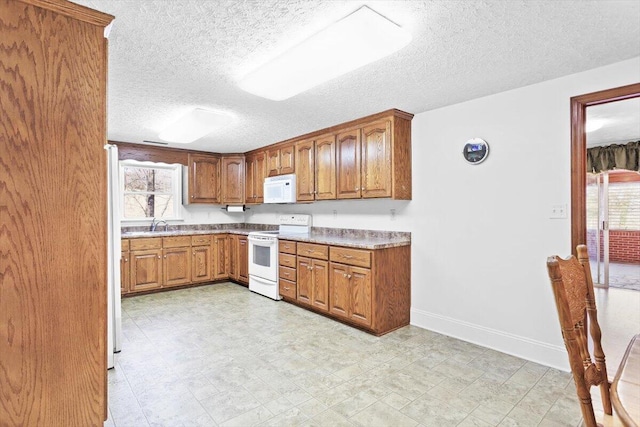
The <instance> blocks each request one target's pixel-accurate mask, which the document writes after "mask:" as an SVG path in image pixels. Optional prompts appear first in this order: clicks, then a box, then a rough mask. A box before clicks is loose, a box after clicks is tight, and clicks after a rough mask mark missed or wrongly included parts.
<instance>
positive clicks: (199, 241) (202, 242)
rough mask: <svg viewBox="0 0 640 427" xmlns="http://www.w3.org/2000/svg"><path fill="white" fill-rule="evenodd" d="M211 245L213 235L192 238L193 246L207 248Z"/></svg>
mask: <svg viewBox="0 0 640 427" xmlns="http://www.w3.org/2000/svg"><path fill="white" fill-rule="evenodd" d="M210 244H211V235H210V234H206V235H198V236H191V246H206V245H210Z"/></svg>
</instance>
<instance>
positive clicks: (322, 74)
mask: <svg viewBox="0 0 640 427" xmlns="http://www.w3.org/2000/svg"><path fill="white" fill-rule="evenodd" d="M410 41H411V34H409V32H407V31H406V30H404V29H403V28H401V27H399V26H398V25H396V24H394V23H393V22H391V21H389V20H388V19H387V18H385V17H384V16H382V15H380V14H378V13H377V12H374V11H373V10H371V9H369V8H368V7H366V6H363V7H361V8H360V9H358V10H356V11H355V12H354V13H352V14H351V15H349V16H347V17H345V18H343V19H341V20H340V21H338V22H336V23H334V24H332V25H330V26H328V27H327V28H325V29H324V30H322V31H320V32H319V33H316V34H314V35H313V36H311V37H309V38H308V39H306V40H304V41H303V42H302V43H300V44H299V45H297V46H295V47H293V48H291V49H289V50H288V51H286V52H284V53H283V54H282V55H280V56H278V57H276V58H274V59H273V60H271V61H270V62H268V63H266V64H265V65H263V66H262V67H260V68H258V69H257V70H255V71H253V72H252V73H250V74H249V75H247V76H246V77H245V78H244V79H243V80H242V81H241V82H240V87H241V88H242V89H244V90H246V91H247V92H250V93H253V94H254V95H258V96H261V97H263V98H268V99H273V100H274V101H281V100H283V99H287V98H290V97H292V96H294V95H297V94H298V93H300V92H304V91H305V90H308V89H311V88H312V87H314V86H317V85H319V84H320V83H323V82H326V81H328V80H331V79H333V78H335V77H338V76H341V75H343V74H346V73H348V72H349V71H353V70H355V69H356V68H360V67H362V66H363V65H366V64H369V63H371V62H374V61H377V60H378V59H381V58H384V57H385V56H387V55H390V54H392V53H393V52H396V51H398V50H400V49H401V48H403V47H404V46H406V45H407V44H409V42H410Z"/></svg>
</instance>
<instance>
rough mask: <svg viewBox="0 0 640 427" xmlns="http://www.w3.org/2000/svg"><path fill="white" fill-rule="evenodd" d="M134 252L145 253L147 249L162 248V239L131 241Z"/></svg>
mask: <svg viewBox="0 0 640 427" xmlns="http://www.w3.org/2000/svg"><path fill="white" fill-rule="evenodd" d="M129 245H130V248H131V250H132V251H144V250H147V249H160V248H162V237H150V238H145V239H131V241H130V242H129Z"/></svg>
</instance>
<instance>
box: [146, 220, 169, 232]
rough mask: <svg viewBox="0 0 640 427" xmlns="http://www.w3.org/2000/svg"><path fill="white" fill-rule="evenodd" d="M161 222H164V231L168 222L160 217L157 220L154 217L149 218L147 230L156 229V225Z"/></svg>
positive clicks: (167, 226)
mask: <svg viewBox="0 0 640 427" xmlns="http://www.w3.org/2000/svg"><path fill="white" fill-rule="evenodd" d="M161 223H164V231H167V229H168V228H169V224H167V221H165V220H164V219H161V220H159V221H156V219H155V218H153V219H152V220H151V227H150V228H149V231H156V228H157V227H158V225H160V224H161Z"/></svg>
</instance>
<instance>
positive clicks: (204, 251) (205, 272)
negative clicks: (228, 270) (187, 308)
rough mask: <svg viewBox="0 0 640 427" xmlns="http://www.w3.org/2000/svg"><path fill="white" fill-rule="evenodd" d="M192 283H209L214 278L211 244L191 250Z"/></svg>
mask: <svg viewBox="0 0 640 427" xmlns="http://www.w3.org/2000/svg"><path fill="white" fill-rule="evenodd" d="M191 254H192V255H191V257H192V262H191V281H192V282H195V283H200V282H208V281H210V280H211V278H212V274H211V273H212V271H213V270H212V266H211V258H212V257H211V243H208V244H205V245H201V246H193V247H192V248H191Z"/></svg>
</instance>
